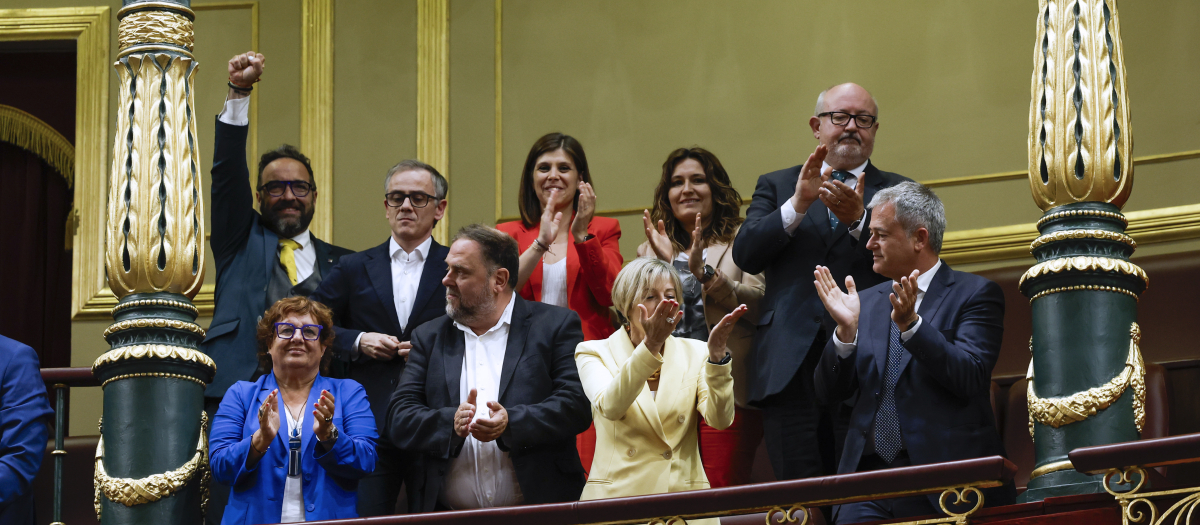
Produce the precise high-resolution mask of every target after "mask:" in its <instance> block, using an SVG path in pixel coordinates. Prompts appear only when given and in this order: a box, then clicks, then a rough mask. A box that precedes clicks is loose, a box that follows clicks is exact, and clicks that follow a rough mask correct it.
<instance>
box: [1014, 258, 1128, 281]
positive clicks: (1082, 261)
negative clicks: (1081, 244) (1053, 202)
mask: <svg viewBox="0 0 1200 525" xmlns="http://www.w3.org/2000/svg"><path fill="white" fill-rule="evenodd" d="M1070 271H1077V272H1117V273H1122V274H1125V275H1129V276H1133V277H1138V278H1140V279H1141V280H1142V282H1144V283H1146V286H1150V277H1149V276H1147V275H1146V271H1145V270H1143V269H1142V267H1141V266H1138V265H1136V264H1133V263H1131V262H1129V261H1124V260H1121V259H1112V258H1109V257H1092V256H1083V255H1079V256H1075V257H1063V258H1061V259H1050V260H1049V261H1044V262H1040V263H1037V264H1035V265H1033V267H1032V268H1030V269H1028V270H1026V271H1025V274H1024V275H1022V276H1021V280H1020V281H1018V282H1017V285H1018V286H1024V285H1025V281H1026V280H1028V279H1032V278H1034V277H1038V276H1041V275H1049V274H1052V273H1063V272H1070Z"/></svg>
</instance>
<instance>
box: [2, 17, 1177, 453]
mask: <svg viewBox="0 0 1200 525" xmlns="http://www.w3.org/2000/svg"><path fill="white" fill-rule="evenodd" d="M502 1H503V3H502V21H503V28H502V30H501V32H500V35H499V36H500V40H499V41H500V42H501V43H502V46H503V47H502V49H503V51H502V54H501V55H500V64H501V66H502V68H501V69H502V74H503V83H502V85H501V88H502V102H501V105H500V107H499V108H497V105H496V104H497V93H496V88H497V86H496V84H495V79H496V70H495V65H496V54H495V53H496V50H497V47H496V45H497V42H498V41H497V34H496V31H495V25H496V19H495V14H496V13H495V8H496V1H495V0H450V10H449V12H450V34H449V42H450V93H449V107H450V138H449V140H450V148H449V150H450V165H449V166H439V168H442V169H443V171H444V173H446V174H447V175H448V177H449V179H450V200H451V206H450V211H449V218H448V223H449V226H450V230H451V231H453V230H454V229H456V228H458V227H459V226H462V225H465V224H468V223H470V222H484V223H490V222H493V221H494V220H495V218H496V217H498V216H504V217H511V216H515V215H517V207H516V193H517V185H518V180H519V176H520V169H521V165H522V163H523V160H524V156H525V153H526V152H527V148H528V147H529V146H530V145H531V144H532V142H533V141H534V140H535V139H536V138H537V137H539V136H541V135H542V134H544V133H547V132H550V131H562V132H565V133H568V134H572V135H575V136H576V137H577V138H579V139H580V140H581V141H582V142H583V144H584V145H585V147H586V149H587V152H588V155H589V161H590V163H591V166H592V171H593V174H594V177H595V180H596V186H597V193H598V195H599V198H598V201H599V202H598V205H599V208H600V209H601V210H613V209H621V208H634V207H640V206H646V205H648V204H649V201H650V195H651V192H652V190H653V187H654V185H655V184H656V182H657V178H658V174H659V170H660V169H661V168H660V166H661V163H662V160H663V159H664V158H665V156H666V154H667V153H668V152H669V151H670V150H671V149H674V148H676V147H680V146H691V145H700V146H703V147H706V148H709V149H711V150H712V151H714V152H715V153H716V154H717V155H719V156H720V158H721V160H722V162H723V163H724V164H725V166H726V168H727V169H728V170H729V172H730V174H731V176H732V177H733V180H734V183H735V186H736V187H737V188H738V190H739V191H740V192H742V194H743V196H745V197H749V196H750V195H751V194H752V193H753V189H754V184H755V180H756V179H757V177H758V176H759V175H760V174H762V173H765V172H768V171H772V170H775V169H780V168H785V167H788V166H792V165H795V164H798V163H801V162H802V161H803V159H804V158H805V157H806V156H807V155H808V153H810V152H811V151H812V148H813V147H814V146H815V141H814V139H813V138H812V135H811V132H810V131H809V129H808V124H807V120H808V117H809V116H810V115H811V113H812V108H813V103H814V102H815V97H816V94H817V93H818V92H819V91H820V90H821V89H823V88H825V87H827V86H829V85H831V84H834V83H839V82H844V81H855V82H858V83H860V84H862V85H864V86H866V87H867V88H868V89H870V90H871V91H872V92H873V93H874V94H875V96H876V97H877V98H878V100H879V102H880V105H881V115H880V122H881V128H880V131H879V133H878V142H877V147H876V151H875V155H874V157H873V161H874V162H875V163H876V164H877V165H878V166H879V167H881V168H882V169H885V170H889V171H895V172H898V173H901V174H904V175H907V176H909V177H912V178H914V179H917V180H921V181H928V180H935V179H942V178H947V177H960V176H968V175H980V174H987V173H996V172H1004V171H1011V170H1021V169H1024V168H1025V167H1026V136H1027V133H1028V109H1029V81H1030V79H1029V77H1030V73H1031V71H1032V56H1033V53H1032V51H1033V46H1034V42H1033V40H1034V31H1035V26H1034V24H1035V16H1036V10H1037V8H1036V2H1034V1H1032V0H1028V1H1023V2H961V1H958V0H945V1H910V2H894V1H888V0H869V1H867V0H864V1H861V2H852V3H847V2H841V3H829V2H795V1H791V0H762V1H757V2H731V1H728V0H725V1H721V0H671V1H667V0H658V1H654V2H645V1H638V0H576V1H572V2H561V1H558V0H502ZM96 3H97V2H92V4H93V5H94V4H96ZM99 3H101V4H104V2H99ZM195 4H196V5H197V6H200V5H203V4H204V2H196V3H195ZM78 5H80V3H79V2H73V1H70V0H38V1H36V2H34V1H31V0H0V8H25V7H66V6H78ZM107 5H109V6H110V7H111V9H112V14H113V20H112V44H111V46H112V55H113V56H114V57H115V54H116V27H117V26H116V16H115V15H116V11H117V9H119V8H120V2H119V1H115V0H114V1H110V2H107ZM259 5H260V8H261V13H260V21H259V26H258V31H259V38H260V48H261V51H262V52H263V53H264V54H265V55H266V56H267V70H266V74H265V75H264V79H263V81H262V82H261V83H260V84H259V85H258V86H257V87H256V91H255V92H256V93H257V94H258V95H259V97H260V98H259V102H260V107H259V114H258V120H257V122H258V132H259V140H258V143H257V151H258V152H259V153H261V152H263V151H266V150H268V149H270V148H273V147H275V146H277V145H279V144H280V143H283V142H287V143H292V144H298V143H299V139H300V136H299V126H300V108H299V104H300V75H301V70H300V44H301V38H302V36H301V35H302V32H301V27H300V25H301V9H300V8H301V0H262V1H261V2H260V4H259ZM1120 9H1121V30H1122V32H1123V35H1122V36H1123V38H1124V44H1125V48H1124V49H1125V57H1126V68H1127V71H1128V75H1129V96H1130V100H1131V106H1132V110H1133V118H1134V121H1133V122H1134V129H1133V133H1134V136H1135V144H1136V146H1135V156H1145V155H1151V154H1164V153H1172V152H1179V151H1185V150H1195V149H1200V138H1198V137H1200V133H1198V132H1200V98H1197V97H1195V96H1194V95H1195V93H1194V91H1195V89H1194V86H1196V85H1200V32H1196V31H1194V28H1195V27H1198V26H1200V4H1198V3H1196V2H1194V1H1191V0H1157V1H1151V0H1143V1H1139V2H1122V3H1121V4H1120ZM416 11H417V4H416V2H415V1H413V0H401V1H391V0H338V1H337V2H335V3H334V22H333V24H334V26H333V29H334V31H333V35H334V37H333V38H334V67H333V76H334V98H333V105H334V107H333V115H334V120H333V137H334V159H333V166H334V173H333V184H332V188H331V189H332V198H333V217H332V220H333V232H334V233H333V241H334V242H335V243H336V244H339V245H343V246H346V247H348V248H351V249H354V250H362V249H365V248H368V247H371V246H374V245H376V244H378V243H379V242H382V241H383V240H384V239H385V238H386V236H387V234H388V231H387V228H386V225H385V224H386V223H385V222H384V221H383V217H382V209H381V208H382V205H381V204H380V203H379V200H380V199H379V194H380V190H381V188H380V185H381V182H382V176H383V174H384V173H385V172H386V169H387V168H388V167H390V166H391V165H392V164H394V163H396V162H398V161H399V160H401V159H404V158H409V157H411V156H413V155H414V154H415V152H416V136H417V121H416V92H417V85H416V83H417V75H416V55H417V46H418V43H417V36H416V35H417V31H416V29H417V27H416V24H417V12H416ZM253 30H254V28H253V27H252V25H251V23H250V11H249V10H248V9H223V10H201V11H200V12H199V14H198V17H197V22H196V34H197V39H196V56H197V59H198V60H199V61H200V62H201V64H202V66H201V70H200V73H199V75H198V76H197V78H196V110H197V114H198V115H200V118H198V120H197V132H198V134H199V139H200V152H201V160H202V164H203V166H202V169H203V171H204V172H205V173H207V172H208V169H209V167H210V164H211V158H212V116H213V115H215V114H216V113H217V112H219V111H220V107H221V104H222V101H223V100H224V97H225V87H224V81H225V75H226V71H225V62H226V60H228V58H229V56H231V55H233V54H234V53H237V52H241V51H245V50H249V49H250V42H251V34H252V32H253ZM110 90H111V91H110V99H111V100H112V103H111V104H112V106H110V107H111V110H112V112H110V115H115V114H116V113H115V97H116V93H117V86H116V84H115V80H114V81H113V82H112V84H111V86H110ZM497 109H499V111H497ZM498 113H499V117H500V121H501V123H502V126H501V129H500V134H499V139H500V140H499V141H498V140H497V134H496V128H497V126H496V123H497V121H496V118H497V114H498ZM498 142H500V143H502V147H501V148H500V151H499V153H500V154H501V155H502V159H503V160H502V165H501V167H502V170H501V174H502V183H501V184H500V185H499V186H497V170H496V161H497V143H498ZM252 147H253V145H252ZM1197 167H1200V160H1190V161H1180V162H1173V163H1167V164H1156V165H1147V166H1140V167H1138V168H1137V171H1136V176H1137V187H1136V189H1135V191H1134V192H1133V196H1132V198H1131V199H1130V201H1129V203H1128V205H1127V207H1126V210H1127V211H1133V210H1143V209H1149V208H1155V207H1162V206H1173V205H1182V204H1194V203H1196V202H1197V200H1198V199H1197V192H1198V190H1200V184H1198V183H1197V182H1195V177H1194V175H1193V170H1195V169H1196V168H1197ZM497 192H499V194H500V201H501V203H502V204H501V207H500V208H499V209H497V207H496V200H497V197H496V195H497ZM938 193H939V194H940V195H941V196H942V197H943V199H944V200H945V202H946V206H947V215H948V221H949V225H950V229H951V230H967V229H975V228H983V227H989V226H1000V225H1010V224H1020V223H1028V222H1032V221H1034V220H1036V219H1037V217H1038V216H1039V215H1040V211H1039V210H1038V209H1037V208H1036V206H1034V204H1033V201H1032V199H1031V198H1030V196H1029V190H1028V183H1027V182H1025V181H1023V180H1017V181H1008V182H997V183H986V184H974V185H966V186H953V187H944V188H940V189H938ZM619 218H620V219H621V224H622V228H623V229H624V231H625V237H624V238H623V239H622V251H623V252H624V254H625V256H626V258H628V257H630V256H632V254H633V249H634V247H636V245H637V244H638V243H640V242H641V241H642V240H643V236H642V234H641V224H640V218H639V217H638V216H636V215H627V216H622V217H619ZM1198 247H1200V246H1198V243H1197V242H1195V241H1178V242H1173V243H1165V244H1159V245H1151V246H1145V247H1143V248H1142V251H1141V252H1139V253H1165V252H1171V251H1181V250H1195V249H1197V248H1198ZM210 261H211V255H210ZM1008 264H1028V262H1027V261H1024V260H1018V261H1004V262H990V263H981V264H975V265H969V266H967V267H966V268H967V269H980V268H985V267H994V266H999V265H1008ZM209 268H210V271H209V274H208V276H207V281H208V282H212V281H213V278H214V277H215V272H214V271H212V270H213V268H212V266H211V264H210V266H209ZM200 322H201V324H204V325H206V324H207V323H208V319H201V320H200ZM107 324H108V323H106V322H103V321H79V322H76V323H74V325H73V327H72V337H73V341H74V354H73V359H72V362H73V365H74V366H89V365H90V364H91V362H92V361H93V360H94V359H95V357H96V356H98V355H99V354H100V353H102V352H103V351H104V350H106V348H107V345H106V344H105V343H104V341H103V339H102V338H101V337H100V332H101V331H102V330H103V329H104V327H105V326H107ZM89 390H95V392H85V391H81V392H79V393H77V394H76V395H75V397H74V399H73V407H74V415H73V418H72V422H73V426H74V427H75V432H76V433H91V432H94V430H93V429H94V428H95V427H94V422H95V419H96V417H97V416H98V414H99V406H100V404H99V398H100V396H99V395H98V394H99V391H98V389H89Z"/></svg>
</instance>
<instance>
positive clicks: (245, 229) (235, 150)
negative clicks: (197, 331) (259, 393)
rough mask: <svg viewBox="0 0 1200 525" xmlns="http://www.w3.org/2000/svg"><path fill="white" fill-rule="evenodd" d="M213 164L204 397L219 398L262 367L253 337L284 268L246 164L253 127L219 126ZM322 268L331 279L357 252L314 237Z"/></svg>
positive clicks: (204, 347)
mask: <svg viewBox="0 0 1200 525" xmlns="http://www.w3.org/2000/svg"><path fill="white" fill-rule="evenodd" d="M216 129H217V132H216V135H217V136H216V143H215V144H214V146H213V166H212V200H211V201H210V204H211V206H212V238H211V239H210V241H209V245H210V246H211V247H212V251H213V257H214V258H215V259H216V263H217V288H216V292H215V296H216V303H217V304H216V308H215V309H214V310H213V318H212V323H211V324H209V327H208V330H207V335H206V336H205V338H204V342H202V343H200V349H201V350H203V351H204V352H205V353H206V354H208V356H209V357H211V358H212V360H213V362H215V363H216V365H217V374H216V376H215V377H214V378H213V382H212V383H211V384H209V385H208V387H206V388H205V389H204V395H205V397H216V398H220V397H222V396H224V395H225V390H226V389H228V388H229V386H230V385H232V384H234V383H236V382H238V381H249V380H250V379H251V378H252V377H253V376H254V371H255V370H256V369H257V368H258V343H257V341H256V340H255V337H254V333H255V329H256V328H257V326H258V320H259V319H261V318H262V314H263V313H264V312H266V311H267V308H268V307H270V306H271V305H269V304H267V292H266V290H267V283H268V282H270V280H271V273H272V272H273V271H274V268H275V265H276V264H279V262H278V261H279V256H278V250H279V236H277V235H275V232H272V231H271V230H268V229H266V228H264V227H263V225H262V222H261V221H260V220H259V219H260V216H259V214H258V212H257V211H254V192H252V191H251V190H250V185H251V184H252V183H253V180H252V179H251V178H250V170H249V168H248V167H247V166H246V130H247V129H249V126H231V125H229V124H226V123H224V122H221V121H220V120H217V124H216ZM312 243H313V247H314V248H315V249H316V251H317V253H316V255H317V268H318V269H319V270H320V272H321V275H322V276H327V275H329V271H330V270H331V269H332V268H333V265H334V264H336V263H337V262H338V260H339V259H341V257H342V256H343V255H346V254H350V253H354V252H352V251H350V250H347V249H345V248H341V247H338V246H334V245H332V244H329V243H327V242H325V241H322V240H321V239H318V238H317V236H316V235H313V236H312Z"/></svg>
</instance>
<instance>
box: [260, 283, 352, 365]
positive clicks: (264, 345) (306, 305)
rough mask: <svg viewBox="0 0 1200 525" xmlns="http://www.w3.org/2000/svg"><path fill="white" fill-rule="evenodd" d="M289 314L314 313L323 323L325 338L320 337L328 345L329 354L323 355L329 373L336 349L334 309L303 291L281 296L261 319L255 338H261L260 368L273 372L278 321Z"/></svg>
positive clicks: (322, 331)
mask: <svg viewBox="0 0 1200 525" xmlns="http://www.w3.org/2000/svg"><path fill="white" fill-rule="evenodd" d="M289 315H307V316H310V317H312V319H313V321H314V322H315V323H316V324H318V325H321V338H320V339H319V340H318V341H319V342H320V343H321V346H322V347H324V348H325V355H323V356H321V373H323V374H324V373H329V362H330V361H332V360H333V352H330V351H329V345H331V344H333V312H332V311H330V310H329V308H328V307H326V306H325V305H323V304H321V303H319V302H317V301H314V300H312V299H309V298H307V297H304V296H302V295H297V296H295V297H284V298H283V299H280V300H279V301H277V302H276V303H275V304H273V305H271V307H270V308H267V311H266V312H265V313H263V316H262V318H261V319H259V320H258V329H257V331H256V332H255V339H256V340H257V341H258V367H259V369H261V370H263V371H264V373H270V372H271V369H272V368H273V366H274V365H273V364H272V362H271V352H270V349H271V341H273V340H274V339H275V323H278V322H280V320H282V319H283V318H285V317H287V316H289ZM296 335H297V336H299V335H300V334H296Z"/></svg>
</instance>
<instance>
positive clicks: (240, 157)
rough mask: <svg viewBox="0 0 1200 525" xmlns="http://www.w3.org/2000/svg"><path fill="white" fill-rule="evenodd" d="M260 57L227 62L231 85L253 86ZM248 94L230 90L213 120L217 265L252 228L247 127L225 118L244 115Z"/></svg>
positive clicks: (239, 57) (259, 70) (247, 55)
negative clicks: (247, 159)
mask: <svg viewBox="0 0 1200 525" xmlns="http://www.w3.org/2000/svg"><path fill="white" fill-rule="evenodd" d="M263 64H264V59H263V56H262V55H260V54H257V53H254V52H249V53H245V54H241V55H237V56H235V57H233V58H231V59H229V78H230V82H231V83H233V82H237V83H238V84H240V85H246V86H252V85H253V84H254V83H255V82H256V81H257V80H258V78H259V77H260V76H261V75H262V70H263ZM249 96H250V92H249V91H242V90H237V89H234V88H233V87H230V88H229V93H228V95H227V96H226V105H225V110H223V112H222V113H223V114H222V115H221V116H219V117H218V118H217V119H216V121H217V122H216V140H215V142H214V145H213V165H212V200H211V201H210V205H211V206H212V238H211V241H210V245H211V247H212V251H213V256H214V257H216V259H217V262H218V265H219V264H220V262H221V261H222V260H224V259H226V258H229V257H232V256H233V254H235V253H237V251H238V250H240V249H241V248H242V246H244V245H245V244H246V239H247V238H248V237H249V236H250V228H251V227H252V226H253V225H254V218H255V213H254V192H253V191H251V189H250V186H249V185H248V184H251V183H252V181H250V170H249V167H248V166H247V165H246V134H247V131H248V130H249V126H248V125H236V124H230V123H228V122H226V120H228V121H230V122H235V121H236V122H239V123H240V120H241V118H239V117H234V116H232V115H224V111H233V112H238V111H241V112H244V111H245V107H246V105H247V104H248V103H247V102H246V101H245V99H247V98H248V97H249Z"/></svg>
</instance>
